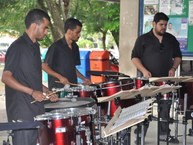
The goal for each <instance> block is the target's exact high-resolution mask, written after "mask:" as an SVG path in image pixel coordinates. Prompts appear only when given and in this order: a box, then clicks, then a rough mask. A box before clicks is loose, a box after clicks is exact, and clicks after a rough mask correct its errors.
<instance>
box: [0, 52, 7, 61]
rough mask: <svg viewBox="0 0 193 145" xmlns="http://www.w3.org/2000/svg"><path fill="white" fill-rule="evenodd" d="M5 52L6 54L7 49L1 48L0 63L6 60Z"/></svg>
mask: <svg viewBox="0 0 193 145" xmlns="http://www.w3.org/2000/svg"><path fill="white" fill-rule="evenodd" d="M5 54H6V51H5V50H0V63H4V62H5Z"/></svg>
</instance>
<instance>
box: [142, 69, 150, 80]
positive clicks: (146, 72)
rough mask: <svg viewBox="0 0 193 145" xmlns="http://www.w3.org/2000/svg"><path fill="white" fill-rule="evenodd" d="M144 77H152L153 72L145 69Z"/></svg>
mask: <svg viewBox="0 0 193 145" xmlns="http://www.w3.org/2000/svg"><path fill="white" fill-rule="evenodd" d="M143 77H145V78H150V77H151V73H150V72H149V71H147V70H145V71H144V72H143Z"/></svg>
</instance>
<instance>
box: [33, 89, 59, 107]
mask: <svg viewBox="0 0 193 145" xmlns="http://www.w3.org/2000/svg"><path fill="white" fill-rule="evenodd" d="M57 92H60V90H58V91H54V92H51V93H49V94H47V95H46V98H45V99H44V100H48V99H50V97H49V96H51V95H53V94H56V93H57ZM35 102H37V100H34V101H32V102H31V104H33V103H35Z"/></svg>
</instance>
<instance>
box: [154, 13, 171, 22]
mask: <svg viewBox="0 0 193 145" xmlns="http://www.w3.org/2000/svg"><path fill="white" fill-rule="evenodd" d="M160 20H165V21H168V20H169V17H168V16H167V15H166V14H164V13H162V12H158V13H156V14H155V16H154V18H153V21H154V22H156V23H157V22H159V21H160Z"/></svg>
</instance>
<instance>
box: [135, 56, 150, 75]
mask: <svg viewBox="0 0 193 145" xmlns="http://www.w3.org/2000/svg"><path fill="white" fill-rule="evenodd" d="M131 60H132V62H133V64H134V65H135V66H136V68H137V69H138V70H139V71H141V72H142V73H143V77H146V78H149V77H151V73H150V72H149V71H148V70H147V69H146V68H145V67H144V66H143V65H142V63H141V60H140V59H139V58H137V57H134V58H132V59H131Z"/></svg>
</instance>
